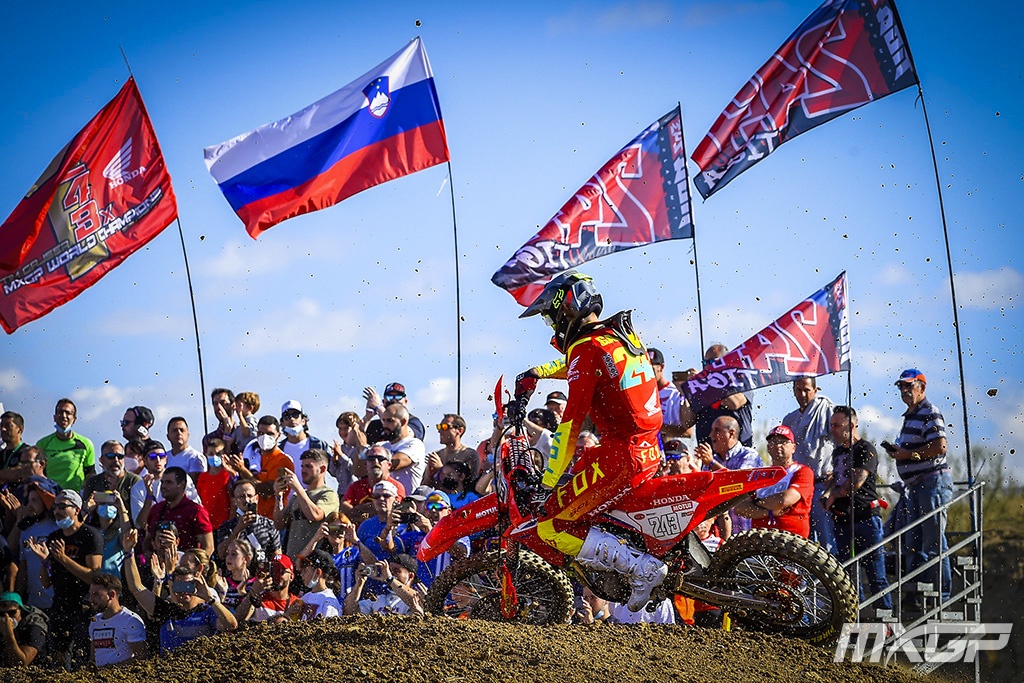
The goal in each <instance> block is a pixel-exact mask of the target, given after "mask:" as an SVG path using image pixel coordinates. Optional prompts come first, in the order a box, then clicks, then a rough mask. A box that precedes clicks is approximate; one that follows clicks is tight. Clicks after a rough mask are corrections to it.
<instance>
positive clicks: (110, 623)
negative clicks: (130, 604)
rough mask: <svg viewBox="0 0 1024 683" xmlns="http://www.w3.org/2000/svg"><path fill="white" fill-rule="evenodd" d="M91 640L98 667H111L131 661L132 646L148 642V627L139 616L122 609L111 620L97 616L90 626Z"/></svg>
mask: <svg viewBox="0 0 1024 683" xmlns="http://www.w3.org/2000/svg"><path fill="white" fill-rule="evenodd" d="M89 638H90V639H91V640H92V646H93V649H94V650H95V652H96V666H109V665H111V664H117V663H118V662H124V661H127V660H129V659H131V657H132V648H131V644H132V643H144V642H146V625H145V624H144V623H142V618H141V617H139V615H138V614H136V613H135V612H133V611H131V610H130V609H127V608H124V607H122V608H121V611H120V612H118V613H117V614H115V615H114V616H112V617H110V618H109V619H104V618H103V616H102V615H99V614H98V615H96V617H95V618H94V619H93V620H92V623H90V624H89Z"/></svg>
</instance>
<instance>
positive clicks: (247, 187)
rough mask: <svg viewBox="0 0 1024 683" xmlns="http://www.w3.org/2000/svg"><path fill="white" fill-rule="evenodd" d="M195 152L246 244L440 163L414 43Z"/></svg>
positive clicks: (436, 119)
mask: <svg viewBox="0 0 1024 683" xmlns="http://www.w3.org/2000/svg"><path fill="white" fill-rule="evenodd" d="M205 154H206V167H207V168H208V169H209V171H210V174H211V175H212V176H213V178H214V180H216V181H217V185H218V186H219V187H220V190H221V192H223V193H224V197H225V198H226V199H227V200H228V203H229V204H230V205H231V208H232V209H234V211H235V213H236V214H237V215H238V217H239V218H241V219H242V222H244V223H245V229H246V231H247V232H248V233H249V235H251V236H252V238H253V239H256V237H257V236H258V235H259V234H260V233H262V232H264V231H265V230H267V229H269V228H271V227H273V226H275V225H277V224H278V223H280V222H281V221H284V220H287V219H289V218H293V217H295V216H299V215H301V214H304V213H309V212H312V211H317V210H319V209H325V208H327V207H329V206H333V205H334V204H337V203H338V202H340V201H342V200H343V199H347V198H348V197H351V196H352V195H354V194H356V193H358V192H362V191H363V190H365V189H367V188H370V187H373V186H375V185H379V184H381V183H384V182H387V181H389V180H394V179H395V178H400V177H401V176H404V175H408V174H410V173H415V172H416V171H421V170H423V169H425V168H429V167H430V166H434V165H436V164H441V163H444V162H446V161H448V158H449V157H448V140H447V138H446V137H445V131H444V123H443V122H442V120H441V107H440V105H439V104H438V101H437V92H436V91H435V90H434V76H433V73H431V70H430V63H429V62H428V61H427V53H426V51H425V50H424V49H423V43H422V41H421V40H420V39H419V38H416V39H414V40H413V41H412V42H410V43H409V44H408V45H406V46H405V48H403V49H402V50H401V51H400V52H398V53H397V54H395V55H393V56H391V57H390V58H388V59H387V61H385V62H384V63H382V64H380V65H378V66H375V67H374V68H373V69H371V70H370V71H368V72H367V73H366V74H364V75H363V76H361V77H359V78H358V79H356V80H355V81H353V82H352V83H349V84H348V85H346V86H345V87H344V88H342V89H341V90H338V91H337V92H335V93H332V94H330V95H328V96H327V97H325V98H323V99H322V100H320V101H319V102H315V103H314V104H311V105H309V106H308V107H306V108H305V109H303V110H302V111H300V112H297V113H295V114H292V115H291V116H289V117H287V118H284V119H281V120H280V121H275V122H274V123H268V124H267V125H265V126H260V127H259V128H257V129H256V130H254V131H252V132H251V133H245V134H243V135H239V136H238V137H236V138H234V139H233V140H228V141H227V142H223V143H221V144H219V145H214V146H213V147H207V148H206V150H205Z"/></svg>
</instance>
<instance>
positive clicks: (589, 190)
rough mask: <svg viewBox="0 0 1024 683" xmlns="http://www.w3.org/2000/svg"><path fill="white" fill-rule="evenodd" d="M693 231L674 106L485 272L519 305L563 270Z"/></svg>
mask: <svg viewBox="0 0 1024 683" xmlns="http://www.w3.org/2000/svg"><path fill="white" fill-rule="evenodd" d="M690 237H693V214H692V213H691V211H690V185H689V175H688V173H687V169H686V147H685V146H684V144H683V121H682V116H681V114H680V112H679V108H678V107H677V108H676V109H675V110H673V111H671V112H669V113H668V114H666V115H665V116H663V117H661V118H660V119H658V120H657V121H655V122H654V123H653V124H651V125H650V126H649V127H648V128H647V129H646V130H645V131H643V132H642V133H640V135H638V136H636V137H635V138H633V140H631V141H630V142H629V144H627V145H626V146H625V147H623V148H622V149H620V150H619V151H618V152H617V153H616V154H615V156H613V157H612V158H611V159H610V160H609V161H608V162H607V163H606V164H605V165H604V166H602V167H601V169H600V170H599V171H598V172H597V173H595V174H594V176H593V177H591V179H590V180H588V181H587V183H586V184H585V185H584V186H583V187H581V188H580V189H579V190H577V191H576V194H575V195H573V197H572V199H570V200H569V201H567V202H566V203H565V205H564V206H563V207H562V208H561V209H560V210H559V212H558V213H557V214H555V216H554V218H552V219H551V220H550V221H548V222H547V224H546V225H545V226H544V227H543V228H541V229H540V232H538V233H537V234H536V235H534V236H533V237H531V238H530V240H529V241H528V242H527V243H526V244H524V245H523V246H521V247H520V248H519V250H518V251H516V253H515V255H514V256H513V257H512V258H510V259H509V260H508V262H507V263H506V264H505V265H504V266H502V267H501V268H500V269H499V270H498V272H496V273H495V274H494V275H493V276H492V277H491V282H493V283H494V284H496V285H498V286H499V287H502V288H504V289H506V290H508V292H509V294H511V295H512V296H513V297H515V299H516V301H518V302H519V303H520V304H522V305H523V306H529V305H530V304H531V303H533V301H534V299H536V298H537V297H538V296H539V295H540V293H541V291H542V290H543V289H544V285H545V284H547V283H548V281H550V280H551V278H552V277H554V276H555V275H557V274H558V273H561V272H562V271H564V270H569V269H570V268H574V267H576V266H578V265H579V264H581V263H584V262H586V261H590V260H593V259H596V258H600V257H601V256H605V255H607V254H612V253H615V252H617V251H623V250H625V249H632V248H633V247H640V246H644V245H647V244H651V243H652V242H660V241H662V240H674V239H685V238H690Z"/></svg>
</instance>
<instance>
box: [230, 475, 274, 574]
mask: <svg viewBox="0 0 1024 683" xmlns="http://www.w3.org/2000/svg"><path fill="white" fill-rule="evenodd" d="M256 483H257V482H255V481H254V480H252V479H239V480H238V481H236V482H235V485H234V487H232V489H231V500H232V502H233V503H234V506H233V511H234V512H233V514H232V516H231V518H229V519H228V520H227V521H226V522H224V523H223V524H221V525H220V526H219V527H218V528H217V530H216V531H215V532H214V533H213V539H214V541H215V542H216V543H217V557H219V558H220V559H221V560H223V559H224V555H225V553H226V552H227V545H228V543H229V542H231V541H234V540H237V539H239V538H244V539H246V540H247V541H249V543H250V544H251V545H252V547H253V550H254V551H255V556H256V561H257V562H263V561H265V560H267V559H268V558H271V557H274V556H275V555H279V554H280V553H281V534H279V533H278V531H277V529H275V528H274V522H273V520H271V519H268V518H266V517H264V516H263V515H260V514H259V513H258V512H257V502H256V501H257V500H258V499H259V497H258V496H257V495H256Z"/></svg>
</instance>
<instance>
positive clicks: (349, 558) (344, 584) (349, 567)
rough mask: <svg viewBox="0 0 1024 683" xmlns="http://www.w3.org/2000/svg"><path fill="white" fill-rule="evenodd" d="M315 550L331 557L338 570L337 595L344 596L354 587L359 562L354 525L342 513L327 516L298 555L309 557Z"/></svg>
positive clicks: (357, 540) (357, 542) (357, 539)
mask: <svg viewBox="0 0 1024 683" xmlns="http://www.w3.org/2000/svg"><path fill="white" fill-rule="evenodd" d="M317 549H319V550H323V551H325V552H326V553H328V554H329V555H330V556H331V559H332V560H333V561H334V566H335V568H337V570H338V588H337V594H338V595H340V596H343V595H346V594H347V593H348V592H349V591H350V590H351V589H352V587H353V586H354V585H355V572H356V569H357V568H358V567H359V563H360V561H361V558H360V554H359V553H360V551H359V537H358V536H356V525H355V524H353V523H352V522H351V521H350V520H349V518H348V517H346V516H345V515H344V514H343V513H338V514H330V515H327V518H326V519H325V520H324V522H323V524H321V525H320V527H319V528H318V529H317V530H316V533H314V534H313V536H312V538H310V539H309V543H307V544H306V547H305V548H303V549H302V550H301V552H300V553H299V555H300V556H301V557H309V556H310V555H311V554H312V553H313V551H314V550H317Z"/></svg>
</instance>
